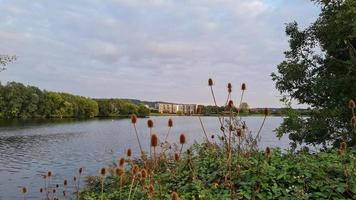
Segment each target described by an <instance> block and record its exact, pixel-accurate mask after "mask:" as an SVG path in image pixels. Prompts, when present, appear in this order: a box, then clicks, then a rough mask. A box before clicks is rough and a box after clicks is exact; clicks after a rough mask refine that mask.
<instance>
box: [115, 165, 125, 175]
mask: <svg viewBox="0 0 356 200" xmlns="http://www.w3.org/2000/svg"><path fill="white" fill-rule="evenodd" d="M123 174H124V169H123V168H121V167H116V168H115V176H117V177H120V176H121V175H123Z"/></svg>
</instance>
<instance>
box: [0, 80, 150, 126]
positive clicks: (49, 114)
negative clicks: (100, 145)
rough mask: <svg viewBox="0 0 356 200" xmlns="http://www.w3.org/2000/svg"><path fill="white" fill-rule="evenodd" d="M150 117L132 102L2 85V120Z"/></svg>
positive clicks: (0, 93)
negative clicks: (96, 98)
mask: <svg viewBox="0 0 356 200" xmlns="http://www.w3.org/2000/svg"><path fill="white" fill-rule="evenodd" d="M133 113H135V114H137V115H140V116H147V115H149V111H148V112H147V110H143V109H142V108H141V106H138V105H135V104H133V103H132V102H130V101H124V100H119V99H101V100H93V99H90V98H87V97H82V96H78V95H72V94H68V93H62V92H49V91H42V90H40V89H38V88H37V87H33V86H25V85H23V84H21V83H16V82H9V83H7V84H6V85H1V83H0V117H2V118H8V119H12V118H38V117H40V118H63V117H75V118H92V117H97V116H100V117H111V116H128V115H130V114H133Z"/></svg>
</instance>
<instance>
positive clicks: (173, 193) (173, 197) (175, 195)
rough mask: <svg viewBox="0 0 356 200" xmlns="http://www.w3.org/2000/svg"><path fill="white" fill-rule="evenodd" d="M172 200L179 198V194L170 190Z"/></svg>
mask: <svg viewBox="0 0 356 200" xmlns="http://www.w3.org/2000/svg"><path fill="white" fill-rule="evenodd" d="M172 200H179V196H178V194H177V193H176V192H172Z"/></svg>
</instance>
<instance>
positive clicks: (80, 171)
mask: <svg viewBox="0 0 356 200" xmlns="http://www.w3.org/2000/svg"><path fill="white" fill-rule="evenodd" d="M78 172H79V173H78V182H77V185H78V186H77V191H76V192H77V199H78V200H79V199H80V192H79V190H80V177H81V175H82V173H83V168H82V167H81V168H79V171H78Z"/></svg>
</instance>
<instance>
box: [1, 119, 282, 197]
mask: <svg viewBox="0 0 356 200" xmlns="http://www.w3.org/2000/svg"><path fill="white" fill-rule="evenodd" d="M169 118H170V117H152V118H151V119H153V121H154V124H155V126H154V131H153V132H154V133H157V135H158V136H159V138H163V136H164V135H165V134H166V133H167V130H168V127H167V121H168V119H169ZM171 118H172V119H173V121H174V127H173V129H172V131H171V134H170V137H169V139H168V141H170V142H178V141H179V135H180V133H185V134H186V136H187V142H188V145H190V144H192V143H193V142H194V141H197V142H201V141H202V140H203V138H204V135H203V132H202V129H201V126H200V123H199V119H198V118H197V117H189V116H187V117H185V116H172V117H171ZM243 119H244V120H245V121H246V123H247V125H248V127H249V128H250V129H251V130H253V131H257V130H258V128H259V126H260V124H261V122H262V120H263V117H244V118H243ZM202 121H203V123H204V125H205V129H206V131H207V132H208V134H209V136H210V135H211V134H219V135H220V131H219V128H220V125H219V121H218V119H217V118H216V117H202ZM146 122H147V119H138V123H137V128H138V131H139V134H140V138H141V143H143V148H145V149H148V148H149V129H148V128H147V125H146ZM281 122H282V118H281V117H268V118H267V120H266V123H265V126H264V127H263V129H262V132H261V136H262V140H261V144H260V147H261V148H264V147H266V146H271V147H281V148H283V149H285V148H287V147H288V144H289V141H288V138H287V137H284V138H282V139H281V140H278V138H276V137H275V134H274V132H273V130H274V129H275V128H277V127H278V126H279V124H280V123H281ZM128 148H131V149H132V150H133V151H134V152H133V153H134V154H136V155H137V154H138V153H139V147H138V144H137V140H136V136H135V134H134V129H133V127H132V124H131V123H130V119H92V120H68V119H67V120H37V121H0V177H1V179H0V199H1V200H10V199H21V193H20V188H21V186H24V185H25V186H27V187H28V189H29V194H28V198H27V199H39V197H40V193H39V189H40V188H41V187H43V179H42V178H41V174H44V173H46V172H47V171H48V170H51V171H52V172H53V173H54V177H53V181H52V183H53V184H57V183H58V184H63V180H64V179H68V181H69V185H71V184H73V182H72V179H73V178H72V177H73V176H74V175H77V172H78V169H79V168H80V167H84V176H86V175H98V173H99V169H100V168H101V167H105V166H107V165H109V164H111V163H112V162H113V161H115V160H117V159H118V158H119V157H120V156H121V155H124V153H125V152H126V150H127V149H128Z"/></svg>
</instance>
